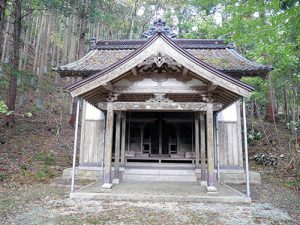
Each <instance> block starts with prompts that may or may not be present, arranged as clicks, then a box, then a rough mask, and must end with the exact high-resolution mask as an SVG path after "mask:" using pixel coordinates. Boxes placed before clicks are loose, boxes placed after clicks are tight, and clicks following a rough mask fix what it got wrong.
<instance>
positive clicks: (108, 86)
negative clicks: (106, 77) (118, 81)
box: [103, 82, 114, 92]
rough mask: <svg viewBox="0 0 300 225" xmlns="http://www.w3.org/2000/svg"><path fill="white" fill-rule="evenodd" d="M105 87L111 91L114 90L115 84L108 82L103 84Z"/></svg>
mask: <svg viewBox="0 0 300 225" xmlns="http://www.w3.org/2000/svg"><path fill="white" fill-rule="evenodd" d="M103 87H104V88H105V89H106V90H108V91H111V92H113V91H114V87H113V85H112V84H111V83H110V82H106V84H105V85H103Z"/></svg>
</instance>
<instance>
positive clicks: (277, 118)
mask: <svg viewBox="0 0 300 225" xmlns="http://www.w3.org/2000/svg"><path fill="white" fill-rule="evenodd" d="M160 17H162V18H163V19H164V20H166V24H167V25H168V26H169V27H170V28H172V29H173V30H175V31H176V32H177V33H178V37H179V38H191V39H196V38H199V39H205V38H221V39H225V41H226V42H227V43H231V42H233V43H235V45H236V48H237V50H238V51H239V52H240V53H241V54H243V55H244V56H246V57H247V58H248V59H250V60H253V61H257V62H259V63H262V64H265V65H270V66H272V67H273V70H272V71H271V72H270V73H269V75H268V77H267V79H262V78H260V77H256V78H243V80H244V81H245V82H247V83H249V84H251V85H253V86H254V87H255V88H256V91H255V92H253V94H252V96H251V97H250V98H249V99H248V102H247V103H248V107H247V108H248V111H247V113H248V124H249V126H248V127H249V137H248V139H249V143H250V144H251V143H254V142H256V141H259V140H261V139H265V140H266V143H267V149H268V150H267V151H275V152H276V151H277V152H279V153H278V154H280V153H283V152H284V149H287V148H288V149H291V151H296V152H297V151H298V149H299V137H298V132H299V128H300V121H299V119H300V117H299V116H300V112H299V110H300V95H299V90H300V64H299V56H300V3H299V1H297V0H265V1H262V0H186V1H182V0H176V1H175V0H170V1H161V0H155V1H143V0H102V1H96V0H80V1H77V0H66V1H60V0H53V1H44V0H35V1H33V0H22V1H21V0H13V1H10V0H0V57H1V62H0V125H1V126H3V127H5V129H14V127H15V126H17V125H15V124H16V121H18V120H23V119H24V118H28V117H32V118H31V119H34V118H42V116H41V115H42V113H44V115H45V117H44V118H46V119H47V120H50V121H52V122H51V123H53V124H54V126H55V135H56V136H59V135H60V132H61V129H62V127H61V124H62V120H63V118H65V117H67V119H68V120H69V119H70V118H71V116H70V115H68V114H72V113H71V112H72V101H71V97H70V96H69V94H68V93H65V92H64V86H66V85H67V84H71V83H74V82H75V80H73V79H71V78H69V79H67V78H64V79H62V78H60V77H59V76H58V74H56V73H55V72H54V71H53V70H52V68H55V67H57V66H59V65H64V64H67V63H70V62H73V61H75V60H77V59H79V58H81V57H83V56H84V55H85V54H86V53H87V51H88V47H89V40H90V38H96V39H136V38H141V33H143V32H144V31H146V30H148V28H149V27H150V25H151V23H152V22H153V20H154V19H157V18H160ZM54 93H55V96H54V97H53V96H52V95H54ZM51 96H52V98H51ZM66 103H67V104H66ZM73 108H74V107H73ZM73 111H74V110H73ZM73 114H74V113H73ZM260 121H268V126H269V127H268V128H269V130H267V128H264V126H261V125H260ZM70 122H71V123H72V119H71V121H70ZM264 123H265V122H264ZM281 129H284V130H288V133H289V136H288V139H287V140H281V135H280V134H281V131H280V130H281ZM0 138H1V137H0ZM287 161H288V162H287V163H291V164H294V163H295V162H296V160H295V159H293V156H291V158H289V160H287ZM296 166H297V165H294V167H296ZM0 172H1V171H0ZM298 173H299V171H298V172H297V171H295V170H293V174H292V176H293V177H294V178H295V179H296V180H297V179H298V182H299V174H298ZM297 177H298V178H297Z"/></svg>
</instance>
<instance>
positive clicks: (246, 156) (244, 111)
mask: <svg viewBox="0 0 300 225" xmlns="http://www.w3.org/2000/svg"><path fill="white" fill-rule="evenodd" d="M243 122H244V150H245V166H246V187H247V197H250V183H249V162H248V138H247V123H246V98H245V97H243Z"/></svg>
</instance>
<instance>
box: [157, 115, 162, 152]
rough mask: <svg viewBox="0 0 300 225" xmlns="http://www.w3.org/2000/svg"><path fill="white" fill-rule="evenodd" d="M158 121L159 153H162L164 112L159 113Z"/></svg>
mask: <svg viewBox="0 0 300 225" xmlns="http://www.w3.org/2000/svg"><path fill="white" fill-rule="evenodd" d="M158 123H159V134H158V135H159V138H158V140H159V155H161V154H162V114H161V112H160V113H159V121H158Z"/></svg>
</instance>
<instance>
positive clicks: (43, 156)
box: [35, 152, 56, 165]
mask: <svg viewBox="0 0 300 225" xmlns="http://www.w3.org/2000/svg"><path fill="white" fill-rule="evenodd" d="M35 160H37V161H40V162H43V163H44V164H45V165H55V163H56V160H55V157H54V154H53V153H51V152H50V153H46V152H41V153H39V154H37V155H36V156H35Z"/></svg>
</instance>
